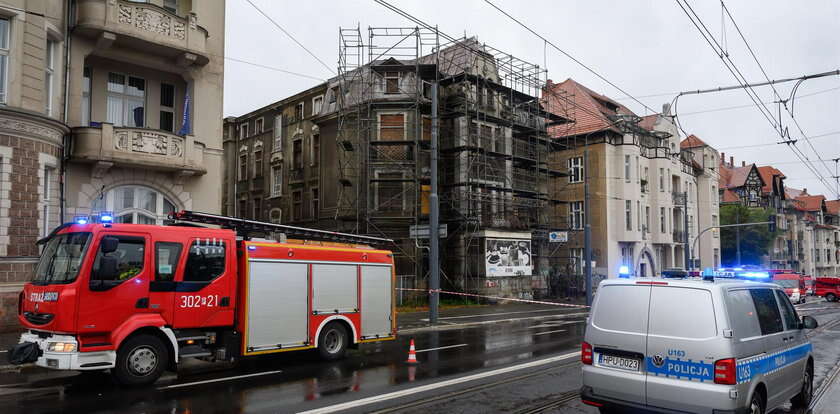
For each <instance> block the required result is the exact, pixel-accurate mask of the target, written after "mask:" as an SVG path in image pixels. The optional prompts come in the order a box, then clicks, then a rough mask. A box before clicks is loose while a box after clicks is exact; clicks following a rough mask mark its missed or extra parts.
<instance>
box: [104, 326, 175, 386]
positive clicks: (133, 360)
mask: <svg viewBox="0 0 840 414" xmlns="http://www.w3.org/2000/svg"><path fill="white" fill-rule="evenodd" d="M167 366H169V352H168V351H167V350H166V347H165V346H164V344H163V342H161V340H160V339H158V338H157V337H156V336H152V335H137V336H135V337H132V338H129V339H127V340H126V341H125V342H124V343H123V344H122V345H121V346H120V349H119V351H117V363H116V365H115V366H114V370H113V373H114V377H115V379H116V380H117V382H119V383H120V384H122V385H130V386H137V385H148V384H151V383H153V382H155V381H157V380H158V378H160V376H161V374H163V371H164V370H165V369H166V367H167Z"/></svg>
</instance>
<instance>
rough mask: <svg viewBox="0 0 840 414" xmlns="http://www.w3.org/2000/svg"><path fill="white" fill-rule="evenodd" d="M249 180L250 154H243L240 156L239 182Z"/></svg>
mask: <svg viewBox="0 0 840 414" xmlns="http://www.w3.org/2000/svg"><path fill="white" fill-rule="evenodd" d="M247 178H248V153H247V152H244V151H243V152H242V153H240V154H239V181H242V180H245V179H247Z"/></svg>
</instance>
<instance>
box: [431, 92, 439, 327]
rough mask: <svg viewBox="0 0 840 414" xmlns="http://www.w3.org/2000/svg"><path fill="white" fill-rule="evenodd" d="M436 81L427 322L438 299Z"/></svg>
mask: <svg viewBox="0 0 840 414" xmlns="http://www.w3.org/2000/svg"><path fill="white" fill-rule="evenodd" d="M437 145H438V83H437V80H435V82H433V83H432V142H431V143H430V151H431V153H432V154H431V158H432V159H431V165H430V169H431V177H430V178H431V181H432V183H431V184H432V185H431V189H430V193H429V323H430V324H432V325H434V324H437V322H438V302H439V300H440V296H439V295H440V293H438V290H440V261H439V260H438V253H439V252H440V238H439V235H440V230H439V227H440V226H439V224H440V223H439V222H438V220H439V217H438V212H439V207H440V205H439V200H438V177H437V173H438V166H437V164H438V148H437Z"/></svg>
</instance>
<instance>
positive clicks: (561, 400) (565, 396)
mask: <svg viewBox="0 0 840 414" xmlns="http://www.w3.org/2000/svg"><path fill="white" fill-rule="evenodd" d="M579 395H580V393H579V392H578V391H567V392H564V393H562V394H560V397H558V398H554V399H552V400H551V401H548V402H545V403H543V404H540V405H538V406H536V407H530V408H526V409H524V410H520V411H517V412H516V414H539V413H544V412H547V411H550V410H553V409H556V408H560V407H562V406H564V405H566V404H567V403H569V402H571V401H574V400H576V399H577V398H578V397H579Z"/></svg>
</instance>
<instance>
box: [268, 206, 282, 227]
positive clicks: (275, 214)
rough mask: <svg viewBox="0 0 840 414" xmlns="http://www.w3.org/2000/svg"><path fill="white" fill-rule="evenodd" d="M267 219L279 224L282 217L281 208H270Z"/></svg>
mask: <svg viewBox="0 0 840 414" xmlns="http://www.w3.org/2000/svg"><path fill="white" fill-rule="evenodd" d="M268 215H269V217H268V219H269V220H270V221H271V222H272V223H274V224H280V222H281V220H282V219H283V210H280V209H279V208H275V209H272V210H271V212H270V213H269V214H268Z"/></svg>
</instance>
